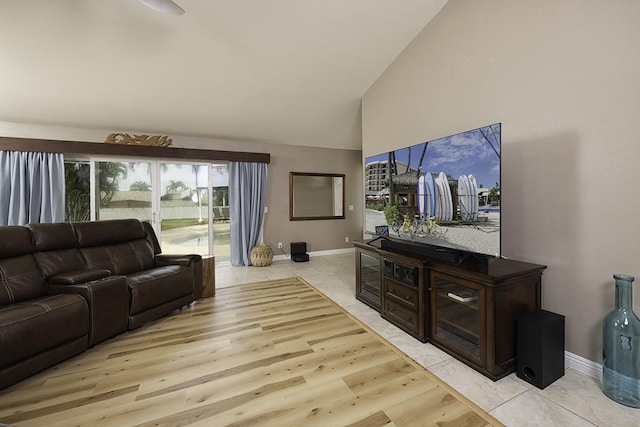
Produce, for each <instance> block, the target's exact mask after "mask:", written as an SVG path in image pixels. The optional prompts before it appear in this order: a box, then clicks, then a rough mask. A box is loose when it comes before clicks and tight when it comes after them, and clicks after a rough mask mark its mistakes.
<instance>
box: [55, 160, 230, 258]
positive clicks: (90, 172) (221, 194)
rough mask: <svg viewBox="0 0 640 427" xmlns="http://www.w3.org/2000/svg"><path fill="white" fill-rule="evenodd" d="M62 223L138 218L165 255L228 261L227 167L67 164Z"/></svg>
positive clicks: (122, 162)
mask: <svg viewBox="0 0 640 427" xmlns="http://www.w3.org/2000/svg"><path fill="white" fill-rule="evenodd" d="M65 177H66V218H67V221H89V220H96V219H118V218H138V219H140V220H143V221H150V222H151V223H152V224H153V227H154V229H155V230H156V234H157V235H158V239H159V241H160V245H161V247H162V251H163V252H164V253H167V254H169V253H173V254H186V253H197V254H201V255H206V254H213V255H215V256H216V261H226V260H229V253H230V250H229V199H228V185H229V184H228V173H227V165H226V164H214V165H212V164H210V163H179V162H175V163H169V162H160V161H154V160H149V161H142V162H140V161H128V160H111V159H95V160H82V161H67V162H66V163H65Z"/></svg>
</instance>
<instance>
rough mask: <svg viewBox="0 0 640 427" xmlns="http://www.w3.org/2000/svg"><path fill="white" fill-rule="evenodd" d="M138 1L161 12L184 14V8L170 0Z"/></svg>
mask: <svg viewBox="0 0 640 427" xmlns="http://www.w3.org/2000/svg"><path fill="white" fill-rule="evenodd" d="M140 3H142V4H144V5H145V6H147V7H150V8H151V9H153V10H155V11H158V12H161V13H168V14H170V15H184V9H183V8H181V7H180V6H178V5H177V4H175V3H174V2H173V1H171V0H140Z"/></svg>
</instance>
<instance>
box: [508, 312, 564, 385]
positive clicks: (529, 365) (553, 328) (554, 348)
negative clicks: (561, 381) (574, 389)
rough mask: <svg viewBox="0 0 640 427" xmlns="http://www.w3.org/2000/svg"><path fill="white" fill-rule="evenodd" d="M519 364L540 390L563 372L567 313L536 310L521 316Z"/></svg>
mask: <svg viewBox="0 0 640 427" xmlns="http://www.w3.org/2000/svg"><path fill="white" fill-rule="evenodd" d="M516 367H517V375H518V378H521V379H523V380H524V381H526V382H528V383H529V384H533V385H534V386H536V387H538V388H539V389H544V388H545V387H547V386H548V385H549V384H551V383H552V382H554V381H555V380H557V379H558V378H560V377H562V376H563V375H564V316H562V315H560V314H556V313H552V312H550V311H546V310H536V311H532V312H530V313H527V314H525V315H524V316H521V317H519V318H518V321H517V362H516Z"/></svg>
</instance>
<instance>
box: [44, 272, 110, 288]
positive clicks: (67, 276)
mask: <svg viewBox="0 0 640 427" xmlns="http://www.w3.org/2000/svg"><path fill="white" fill-rule="evenodd" d="M109 276H111V271H109V270H105V269H101V268H91V269H86V270H75V271H69V272H66V273H62V274H58V275H56V276H52V277H49V279H48V280H47V281H48V282H49V284H51V285H79V284H81V283H86V282H91V281H93V280H99V279H104V278H105V277H109Z"/></svg>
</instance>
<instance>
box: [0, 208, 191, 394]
mask: <svg viewBox="0 0 640 427" xmlns="http://www.w3.org/2000/svg"><path fill="white" fill-rule="evenodd" d="M201 293H202V259H201V257H200V255H162V254H161V251H160V245H159V244H158V241H157V238H156V236H155V233H154V232H153V229H152V228H151V226H150V224H148V223H143V222H141V221H139V220H136V219H126V220H109V221H93V222H79V223H56V224H30V225H28V226H26V227H18V226H10V227H0V349H1V350H0V389H2V388H5V387H7V386H9V385H11V384H14V383H16V382H18V381H20V380H22V379H24V378H26V377H28V376H30V375H32V374H34V373H36V372H38V371H40V370H42V369H45V368H47V367H49V366H52V365H54V364H56V363H58V362H60V361H62V360H64V359H67V358H69V357H71V356H73V355H75V354H78V353H80V352H82V351H84V350H85V349H87V348H88V347H91V346H94V345H95V344H97V343H99V342H101V341H104V340H106V339H108V338H111V337H113V336H115V335H117V334H119V333H121V332H123V331H125V330H127V329H134V328H137V327H139V326H141V325H142V324H144V323H146V322H148V321H151V320H154V319H157V318H159V317H162V316H164V315H166V314H169V313H171V312H172V311H174V310H176V309H179V308H181V307H183V306H185V305H188V304H190V303H191V302H193V301H194V300H195V299H198V298H199V297H200V295H201Z"/></svg>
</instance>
